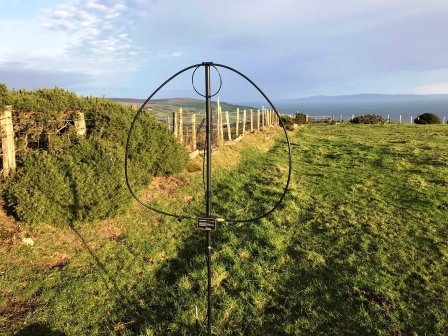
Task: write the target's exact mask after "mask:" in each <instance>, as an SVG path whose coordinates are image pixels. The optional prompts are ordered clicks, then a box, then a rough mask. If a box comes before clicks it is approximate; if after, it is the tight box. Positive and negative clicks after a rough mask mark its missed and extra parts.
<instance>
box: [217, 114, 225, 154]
mask: <svg viewBox="0 0 448 336" xmlns="http://www.w3.org/2000/svg"><path fill="white" fill-rule="evenodd" d="M218 111H219V133H220V134H221V142H220V145H221V146H222V145H224V126H223V122H222V109H221V106H220V107H219V110H218Z"/></svg>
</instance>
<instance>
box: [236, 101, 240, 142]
mask: <svg viewBox="0 0 448 336" xmlns="http://www.w3.org/2000/svg"><path fill="white" fill-rule="evenodd" d="M235 128H236V137H237V138H238V135H239V133H240V108H239V107H237V109H236V127H235Z"/></svg>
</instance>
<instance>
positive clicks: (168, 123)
mask: <svg viewBox="0 0 448 336" xmlns="http://www.w3.org/2000/svg"><path fill="white" fill-rule="evenodd" d="M170 127H171V124H170V116H166V128H167V129H168V131H170V132H171V128H170Z"/></svg>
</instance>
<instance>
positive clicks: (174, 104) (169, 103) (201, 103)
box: [110, 98, 256, 113]
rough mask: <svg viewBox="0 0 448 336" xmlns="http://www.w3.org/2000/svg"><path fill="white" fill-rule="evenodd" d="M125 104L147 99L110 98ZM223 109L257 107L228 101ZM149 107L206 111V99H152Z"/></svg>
mask: <svg viewBox="0 0 448 336" xmlns="http://www.w3.org/2000/svg"><path fill="white" fill-rule="evenodd" d="M110 99H111V100H113V101H116V102H118V103H121V104H125V105H128V106H130V105H132V104H135V105H137V106H138V108H140V106H141V105H142V104H143V103H144V102H145V99H134V98H110ZM220 104H221V108H222V110H223V111H235V110H236V109H237V108H240V109H241V110H244V109H246V110H248V109H256V108H255V107H251V106H245V105H237V104H231V103H226V102H220ZM146 107H147V108H150V109H152V110H153V111H154V112H155V113H157V112H160V113H162V112H170V111H175V110H178V109H179V108H180V107H182V108H183V110H184V112H187V113H188V112H205V100H203V99H202V100H201V99H194V98H166V99H151V101H150V102H149V103H148V104H147V105H146ZM215 108H216V101H212V109H215Z"/></svg>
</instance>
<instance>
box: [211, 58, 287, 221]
mask: <svg viewBox="0 0 448 336" xmlns="http://www.w3.org/2000/svg"><path fill="white" fill-rule="evenodd" d="M214 65H215V66H216V67H221V68H225V69H227V70H230V71H233V72H234V73H236V74H238V75H240V76H241V77H243V78H244V79H245V80H247V81H248V82H249V83H251V84H252V85H253V87H254V88H255V89H257V91H258V92H259V93H260V94H261V95H262V96H263V97H264V98H265V99H266V101H267V102H268V103H269V105H271V107H272V109H273V110H274V112H275V114H276V115H277V117H278V120H279V121H280V125H281V126H282V128H283V132H284V133H285V138H286V144H287V145H288V158H289V169H288V179H287V180H286V185H285V188H284V189H283V193H282V195H281V196H280V199H279V200H278V202H277V203H276V204H275V205H274V207H273V208H272V209H271V210H269V211H267V212H265V213H264V214H263V215H261V216H258V217H255V218H250V219H226V220H225V221H226V222H230V223H248V222H255V221H258V220H260V219H262V218H265V217H267V216H269V215H270V214H271V213H272V212H273V211H274V210H275V209H277V208H278V207H279V205H280V204H281V203H282V202H283V199H284V198H285V195H286V193H287V191H288V188H289V183H290V182H291V172H292V155H291V143H290V142H289V137H288V132H287V131H286V127H285V123H284V122H283V120H282V118H281V116H280V114H279V113H278V111H277V109H276V108H275V106H274V104H272V102H271V100H270V99H269V98H268V96H266V94H265V93H264V92H263V91H262V90H261V89H260V88H259V87H258V86H257V84H255V83H254V82H253V81H252V80H251V79H250V78H249V77H247V76H246V75H244V74H243V73H241V72H239V71H238V70H236V69H234V68H232V67H229V66H227V65H223V64H217V63H214Z"/></svg>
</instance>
